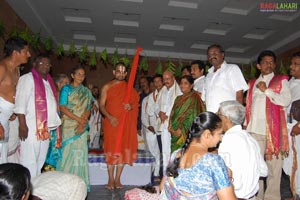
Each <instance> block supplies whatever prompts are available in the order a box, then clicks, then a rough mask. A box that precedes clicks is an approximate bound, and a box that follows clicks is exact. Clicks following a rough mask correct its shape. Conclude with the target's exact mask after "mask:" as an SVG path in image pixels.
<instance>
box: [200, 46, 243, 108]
mask: <svg viewBox="0 0 300 200" xmlns="http://www.w3.org/2000/svg"><path fill="white" fill-rule="evenodd" d="M224 58H225V53H224V50H223V48H222V47H221V46H220V45H218V44H213V45H211V46H209V47H208V49H207V59H208V61H209V62H210V64H211V65H212V67H211V68H210V69H209V70H208V74H207V76H206V80H205V88H204V92H205V98H204V99H205V103H206V110H207V111H211V112H214V113H216V112H217V111H218V109H219V106H220V103H221V102H223V101H228V100H237V101H238V102H240V103H241V104H243V100H244V97H243V92H245V91H246V90H248V86H247V83H246V81H245V79H244V77H243V74H242V72H241V70H240V68H239V67H238V66H237V65H235V64H227V62H226V61H225V60H224Z"/></svg>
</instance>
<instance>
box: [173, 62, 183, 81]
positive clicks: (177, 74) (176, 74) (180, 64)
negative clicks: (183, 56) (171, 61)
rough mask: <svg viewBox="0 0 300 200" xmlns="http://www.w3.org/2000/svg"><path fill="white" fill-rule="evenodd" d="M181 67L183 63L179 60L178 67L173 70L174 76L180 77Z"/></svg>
mask: <svg viewBox="0 0 300 200" xmlns="http://www.w3.org/2000/svg"><path fill="white" fill-rule="evenodd" d="M182 67H183V64H182V62H181V60H179V62H178V67H177V68H176V70H175V76H177V77H181V69H182Z"/></svg>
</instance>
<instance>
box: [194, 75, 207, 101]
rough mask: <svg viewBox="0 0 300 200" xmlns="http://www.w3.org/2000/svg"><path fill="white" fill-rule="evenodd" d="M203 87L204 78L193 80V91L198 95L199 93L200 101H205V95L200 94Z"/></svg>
mask: <svg viewBox="0 0 300 200" xmlns="http://www.w3.org/2000/svg"><path fill="white" fill-rule="evenodd" d="M204 85H205V76H200V77H199V78H197V79H195V80H194V87H193V89H194V90H195V91H197V92H199V93H201V99H202V100H205V99H204V97H205V94H202V93H203V92H204Z"/></svg>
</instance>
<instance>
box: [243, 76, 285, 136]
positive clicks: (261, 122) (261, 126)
mask: <svg viewBox="0 0 300 200" xmlns="http://www.w3.org/2000/svg"><path fill="white" fill-rule="evenodd" d="M273 77H274V73H270V74H268V75H265V76H262V75H260V76H259V77H258V79H257V80H256V81H255V83H254V87H253V96H252V106H251V116H250V121H249V122H248V126H247V131H248V132H250V133H256V134H260V135H265V134H266V112H265V110H266V97H269V99H270V100H271V102H272V103H274V104H276V105H280V106H284V107H287V106H288V105H289V104H290V102H291V93H290V89H289V83H288V81H287V80H283V81H282V86H281V90H280V93H279V94H278V93H275V92H273V91H272V90H271V89H267V90H266V91H265V92H262V91H260V90H259V89H258V88H257V87H256V85H257V84H258V83H259V82H260V81H264V82H265V83H266V85H267V86H268V85H269V83H270V81H271V79H272V78H273Z"/></svg>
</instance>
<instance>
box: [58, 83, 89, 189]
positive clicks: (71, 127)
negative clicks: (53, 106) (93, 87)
mask: <svg viewBox="0 0 300 200" xmlns="http://www.w3.org/2000/svg"><path fill="white" fill-rule="evenodd" d="M92 99H93V97H92V94H91V91H90V90H89V89H88V88H86V87H84V86H83V85H79V86H77V87H73V86H72V85H66V86H64V87H63V88H62V90H61V93H60V99H59V104H60V105H61V106H65V107H67V108H68V109H69V110H70V111H71V112H72V113H73V114H75V115H77V116H82V115H83V114H84V113H86V112H88V111H89V109H90V106H91V101H92ZM77 124H78V123H77V121H76V120H73V119H71V118H69V117H68V116H66V115H63V116H62V125H61V131H62V159H61V160H60V161H59V162H58V166H57V170H59V171H64V172H67V173H71V174H75V175H77V176H79V177H81V178H82V179H83V180H84V181H85V183H86V185H87V190H88V191H89V188H90V183H89V171H88V169H89V168H88V146H87V135H88V130H87V129H88V125H87V126H86V127H85V129H84V131H83V132H82V133H80V134H76V131H77V130H76V129H77ZM70 184H71V183H70Z"/></svg>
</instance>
